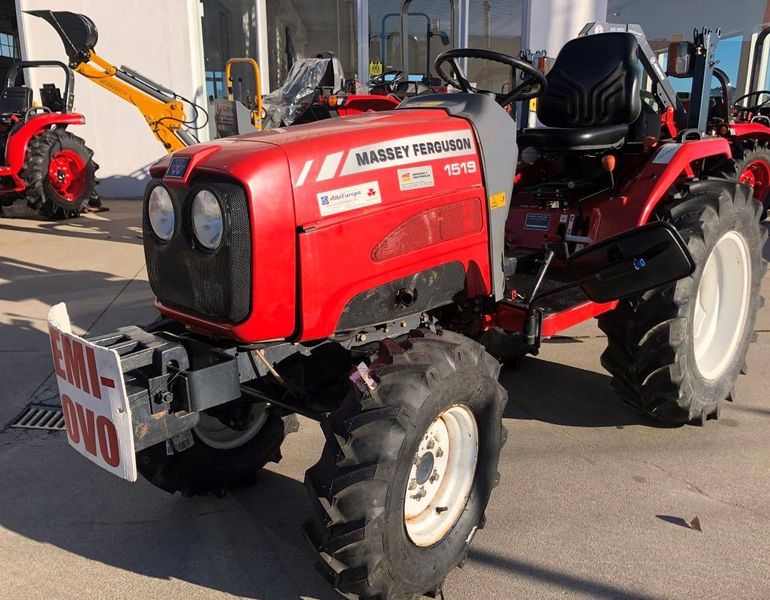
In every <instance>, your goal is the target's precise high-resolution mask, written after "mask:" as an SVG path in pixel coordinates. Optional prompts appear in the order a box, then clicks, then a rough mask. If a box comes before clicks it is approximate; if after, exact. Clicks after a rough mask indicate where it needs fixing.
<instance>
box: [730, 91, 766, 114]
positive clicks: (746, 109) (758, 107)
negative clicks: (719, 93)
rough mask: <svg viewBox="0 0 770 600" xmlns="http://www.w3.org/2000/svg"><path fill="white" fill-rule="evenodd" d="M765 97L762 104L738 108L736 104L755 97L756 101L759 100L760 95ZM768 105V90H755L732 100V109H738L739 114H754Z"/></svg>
mask: <svg viewBox="0 0 770 600" xmlns="http://www.w3.org/2000/svg"><path fill="white" fill-rule="evenodd" d="M763 94H764V95H765V96H767V99H766V100H764V101H763V102H759V103H758V104H752V105H750V106H738V102H740V101H741V100H745V99H746V98H752V97H754V96H757V99H759V98H761V97H762V95H763ZM768 104H770V90H757V91H755V92H749V93H748V94H744V95H743V96H739V97H738V98H736V99H735V100H733V108H736V109H738V110H739V111H741V112H752V113H756V112H759V110H761V109H763V108H764V107H765V106H767V105H768Z"/></svg>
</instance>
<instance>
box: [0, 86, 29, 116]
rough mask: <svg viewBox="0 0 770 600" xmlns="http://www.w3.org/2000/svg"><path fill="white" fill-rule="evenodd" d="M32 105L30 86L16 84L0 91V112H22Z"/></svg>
mask: <svg viewBox="0 0 770 600" xmlns="http://www.w3.org/2000/svg"><path fill="white" fill-rule="evenodd" d="M31 106H32V88H28V87H23V86H16V87H9V88H5V89H4V90H3V91H2V93H0V114H8V113H22V112H25V111H27V110H29V108H30V107H31Z"/></svg>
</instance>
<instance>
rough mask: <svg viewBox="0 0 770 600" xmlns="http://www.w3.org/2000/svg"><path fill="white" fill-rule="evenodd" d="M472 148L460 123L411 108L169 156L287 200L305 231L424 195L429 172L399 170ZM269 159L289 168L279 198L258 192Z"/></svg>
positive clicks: (160, 168)
mask: <svg viewBox="0 0 770 600" xmlns="http://www.w3.org/2000/svg"><path fill="white" fill-rule="evenodd" d="M276 150H279V151H276ZM476 153H477V149H476V141H475V137H474V134H473V130H472V128H471V126H470V124H469V123H468V122H467V121H466V120H464V119H460V118H457V117H453V116H450V115H449V114H447V113H446V112H445V111H443V110H418V109H414V110H398V111H389V112H383V113H372V114H367V115H361V116H356V117H348V118H345V119H330V120H326V121H321V122H319V123H313V124H309V125H299V126H295V127H289V128H279V129H272V130H270V131H263V132H257V133H250V134H245V135H241V136H236V137H232V138H225V139H220V140H216V141H213V142H209V143H205V144H198V145H196V146H193V147H191V148H186V149H184V150H181V151H179V152H177V153H175V154H174V157H190V158H191V159H192V160H191V161H190V167H189V168H188V172H187V173H186V179H187V180H193V179H195V178H196V177H197V176H199V175H201V174H204V173H209V174H213V173H217V172H219V173H227V174H228V175H229V176H236V177H237V178H238V179H240V180H241V181H242V183H244V184H245V185H246V186H247V187H248V188H250V189H251V190H253V194H254V195H253V197H252V200H253V201H254V202H256V203H257V204H270V203H273V202H276V201H280V202H286V201H287V200H288V199H289V198H291V199H292V200H293V204H294V212H295V223H294V225H295V226H297V227H299V228H309V227H318V226H322V225H323V224H324V223H325V222H326V221H328V220H333V221H335V222H336V221H339V220H341V219H348V218H354V217H357V216H360V214H361V211H364V212H366V211H367V210H375V211H376V210H381V209H382V205H383V204H384V205H387V204H388V203H389V202H391V201H403V200H404V199H405V197H411V196H414V195H416V194H415V193H414V192H413V190H422V195H424V194H425V193H426V191H429V190H426V188H428V187H435V186H434V184H435V173H434V178H433V183H430V182H429V181H428V180H423V181H419V182H409V181H401V179H399V177H400V175H399V173H400V174H401V176H404V175H405V174H406V172H407V171H409V170H410V169H412V170H413V168H414V167H415V166H419V165H422V166H425V167H428V166H431V165H434V164H435V163H437V162H438V163H440V164H442V165H443V163H444V162H445V161H446V159H448V158H452V157H462V156H473V155H476ZM268 157H269V160H270V161H279V162H285V163H286V168H288V174H287V175H288V179H289V180H290V182H291V186H290V189H288V190H286V191H285V193H283V194H281V198H280V200H279V199H278V198H276V197H274V196H270V197H268V196H265V195H264V193H261V192H262V190H261V188H262V187H263V185H262V184H261V183H260V182H263V183H264V176H265V168H266V166H267V165H266V161H267V160H268ZM171 160H172V158H171V157H164V158H163V159H162V160H160V161H159V162H158V163H156V164H155V165H154V166H153V167H152V169H151V172H152V174H153V176H154V177H163V176H164V175H165V172H166V169H167V168H168V166H169V165H170V163H171ZM426 170H427V169H426ZM431 170H432V171H434V172H435V169H431ZM429 183H430V185H429ZM358 187H360V188H361V189H363V187H368V189H367V190H366V194H367V195H366V197H358V196H357V195H356V194H355V192H356V188H358ZM369 188H374V190H375V193H374V194H371V189H369ZM346 190H347V192H346ZM410 192H411V193H410ZM350 194H352V195H353V196H354V197H351V196H350ZM340 195H342V196H343V197H338V196H340Z"/></svg>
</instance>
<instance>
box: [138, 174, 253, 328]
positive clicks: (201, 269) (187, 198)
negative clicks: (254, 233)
mask: <svg viewBox="0 0 770 600" xmlns="http://www.w3.org/2000/svg"><path fill="white" fill-rule="evenodd" d="M159 183H160V181H158V180H154V181H152V182H151V183H150V184H149V185H148V186H147V191H146V193H145V198H144V209H143V211H142V214H143V218H142V221H143V228H144V255H145V259H146V261H147V272H148V275H149V279H150V286H151V287H152V291H153V293H154V294H155V296H156V297H157V298H158V299H159V300H160V301H161V302H162V303H163V304H165V305H167V306H170V307H176V308H181V309H184V310H187V311H190V312H193V313H196V314H197V315H200V316H203V317H207V318H210V319H215V320H218V321H230V322H233V323H240V322H241V321H244V320H245V319H246V318H247V317H248V316H249V313H250V312H251V230H250V227H249V210H248V201H247V199H246V192H245V191H244V190H243V188H242V187H241V186H239V185H236V184H234V183H225V182H221V181H209V180H201V179H198V180H196V181H195V182H194V183H193V185H192V186H191V187H184V188H177V187H173V188H172V187H169V188H167V189H168V191H169V193H170V194H171V200H172V202H173V203H174V211H175V219H176V230H175V232H174V235H173V237H172V238H171V240H170V241H169V242H162V241H161V240H159V239H158V238H157V236H155V234H154V233H153V232H152V228H151V227H150V223H149V220H148V216H147V200H148V198H149V195H150V192H151V191H152V188H153V187H155V186H156V185H158V184H159ZM202 187H207V188H208V189H210V190H211V191H212V192H214V194H215V195H216V196H217V198H219V201H220V204H221V205H222V213H223V216H224V231H223V235H222V243H221V245H220V246H219V248H217V250H215V251H213V252H210V251H207V250H205V249H203V248H200V247H199V246H198V244H197V242H196V241H195V238H194V236H193V233H192V223H191V210H190V205H191V203H192V199H193V196H194V195H195V194H196V193H197V192H198V191H199V190H200V189H201V188H202Z"/></svg>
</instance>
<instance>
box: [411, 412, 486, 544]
mask: <svg viewBox="0 0 770 600" xmlns="http://www.w3.org/2000/svg"><path fill="white" fill-rule="evenodd" d="M478 454H479V432H478V426H477V424H476V417H475V416H474V414H473V412H472V411H471V410H470V408H468V407H467V406H464V405H459V404H458V405H455V406H451V407H449V408H448V409H447V410H445V411H444V412H443V413H441V414H440V415H439V416H438V417H437V418H436V420H435V421H433V423H431V425H430V427H428V430H427V431H426V433H425V435H424V436H423V438H422V440H420V445H419V447H418V448H417V452H416V453H415V455H414V459H413V460H412V468H411V470H410V473H409V481H408V482H407V486H406V493H405V496H404V524H405V526H406V531H407V534H408V535H409V538H410V539H411V540H412V542H414V543H415V544H416V545H418V546H423V547H424V546H431V545H433V544H435V543H436V542H438V541H440V540H441V539H443V538H444V536H446V534H447V533H449V531H450V530H451V529H452V527H453V526H454V525H455V523H456V522H457V520H458V519H459V518H460V516H461V515H462V512H463V510H464V509H465V505H466V503H467V501H468V498H469V496H470V492H471V487H472V485H473V480H474V478H475V474H476V463H477V460H478Z"/></svg>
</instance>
